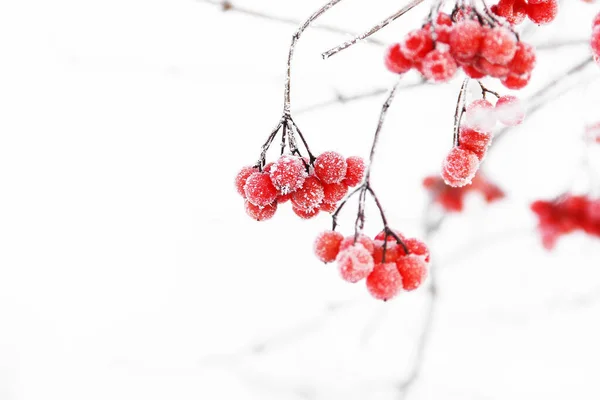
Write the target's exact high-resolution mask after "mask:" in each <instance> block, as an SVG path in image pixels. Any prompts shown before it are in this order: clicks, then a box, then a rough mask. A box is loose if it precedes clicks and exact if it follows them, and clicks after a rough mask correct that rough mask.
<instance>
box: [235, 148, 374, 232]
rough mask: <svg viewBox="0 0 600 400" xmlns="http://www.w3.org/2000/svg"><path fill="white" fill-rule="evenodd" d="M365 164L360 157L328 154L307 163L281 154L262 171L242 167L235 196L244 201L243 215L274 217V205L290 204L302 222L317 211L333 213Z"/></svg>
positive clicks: (259, 218)
mask: <svg viewBox="0 0 600 400" xmlns="http://www.w3.org/2000/svg"><path fill="white" fill-rule="evenodd" d="M364 171H365V163H364V161H363V159H362V158H360V157H348V158H344V157H343V156H342V155H340V154H338V153H336V152H333V151H328V152H325V153H323V154H321V155H320V156H319V157H317V158H316V159H315V160H314V161H313V163H311V162H310V160H308V159H306V158H303V157H299V156H294V155H282V156H281V157H279V159H278V160H277V161H275V162H272V163H268V164H266V165H265V166H264V168H262V169H261V168H260V167H259V166H252V167H244V168H242V170H241V171H240V172H239V173H238V175H237V176H236V179H235V185H236V189H237V191H238V193H239V194H240V195H242V197H244V199H245V206H246V213H247V214H248V215H249V216H250V217H251V218H253V219H255V220H257V221H264V220H267V219H269V218H271V217H273V215H274V214H275V211H276V210H277V205H278V204H282V203H285V202H287V201H290V202H291V204H292V210H293V211H294V213H295V214H296V215H298V216H299V217H300V218H302V219H310V218H313V217H314V216H316V215H317V214H318V213H319V212H320V211H326V212H333V211H335V209H336V208H337V204H338V202H339V201H340V200H342V199H343V198H344V196H345V195H346V193H347V192H348V187H350V186H356V185H358V184H359V183H360V181H361V180H362V178H363V175H364Z"/></svg>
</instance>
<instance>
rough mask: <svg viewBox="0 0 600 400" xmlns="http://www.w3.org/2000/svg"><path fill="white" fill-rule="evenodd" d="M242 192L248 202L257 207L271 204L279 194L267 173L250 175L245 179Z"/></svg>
mask: <svg viewBox="0 0 600 400" xmlns="http://www.w3.org/2000/svg"><path fill="white" fill-rule="evenodd" d="M244 192H245V193H246V198H247V199H248V201H249V202H250V203H252V204H254V205H256V206H259V207H264V206H266V205H267V204H271V203H273V202H274V201H275V200H276V199H277V195H278V194H279V191H278V190H277V189H276V188H275V186H273V183H272V182H271V178H270V177H269V174H268V173H267V172H255V173H253V174H252V175H250V176H249V177H248V179H246V184H245V185H244Z"/></svg>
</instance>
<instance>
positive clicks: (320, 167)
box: [314, 151, 348, 183]
mask: <svg viewBox="0 0 600 400" xmlns="http://www.w3.org/2000/svg"><path fill="white" fill-rule="evenodd" d="M314 166H315V175H316V176H317V177H318V178H319V179H320V180H321V181H322V182H323V183H339V182H341V181H342V179H344V177H345V176H346V170H347V168H348V166H347V164H346V159H345V158H344V157H343V156H342V155H341V154H338V153H336V152H334V151H326V152H325V153H323V154H321V155H320V156H319V157H317V159H316V160H315V164H314Z"/></svg>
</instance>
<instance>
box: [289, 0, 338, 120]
mask: <svg viewBox="0 0 600 400" xmlns="http://www.w3.org/2000/svg"><path fill="white" fill-rule="evenodd" d="M340 1H342V0H330V1H328V2H327V4H325V5H324V6H322V7H321V8H319V9H318V10H317V11H315V12H314V13H313V14H312V15H311V16H310V17H308V19H307V20H306V21H304V22H303V23H302V24H301V25H300V27H299V28H298V30H297V31H296V33H294V35H292V44H291V45H290V50H289V53H288V60H287V72H286V76H285V89H284V100H283V114H284V115H290V106H291V105H290V104H291V100H290V89H291V88H290V86H291V80H292V59H293V57H294V50H295V48H296V43H297V42H298V39H300V36H302V33H303V32H304V31H305V30H306V28H308V27H309V26H310V24H311V23H312V22H313V21H314V20H316V19H317V18H319V17H320V16H321V15H323V14H325V12H327V11H328V10H329V9H330V8H332V7H333V6H335V5H336V4H338V3H339V2H340Z"/></svg>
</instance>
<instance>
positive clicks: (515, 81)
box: [500, 74, 531, 90]
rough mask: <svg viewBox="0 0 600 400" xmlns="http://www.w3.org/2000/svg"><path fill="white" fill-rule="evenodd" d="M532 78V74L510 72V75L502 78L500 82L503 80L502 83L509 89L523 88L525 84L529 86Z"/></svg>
mask: <svg viewBox="0 0 600 400" xmlns="http://www.w3.org/2000/svg"><path fill="white" fill-rule="evenodd" d="M530 78H531V75H530V74H523V75H515V74H508V76H506V77H505V78H502V80H501V81H500V82H502V84H503V85H504V86H505V87H506V88H508V89H512V90H518V89H522V88H524V87H525V86H527V84H528V83H529V79H530Z"/></svg>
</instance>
